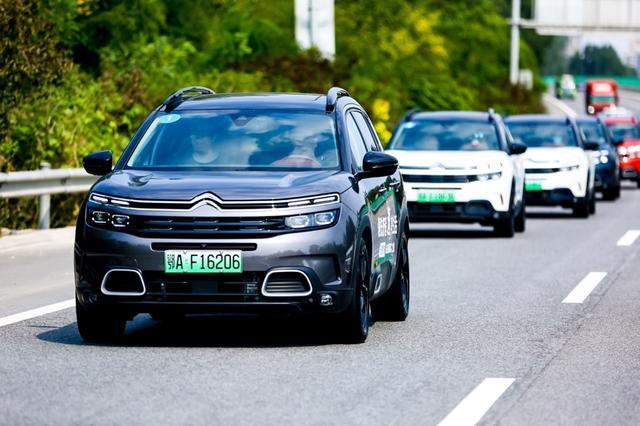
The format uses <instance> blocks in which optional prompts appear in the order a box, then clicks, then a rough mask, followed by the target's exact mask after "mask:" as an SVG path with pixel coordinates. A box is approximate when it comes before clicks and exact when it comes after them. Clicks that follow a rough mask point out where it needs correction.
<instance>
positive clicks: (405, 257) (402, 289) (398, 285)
mask: <svg viewBox="0 0 640 426" xmlns="http://www.w3.org/2000/svg"><path fill="white" fill-rule="evenodd" d="M400 241H401V245H402V246H401V247H400V254H399V256H398V269H397V271H396V276H395V278H394V279H393V283H392V284H391V288H389V289H388V290H387V292H386V293H385V294H383V295H382V296H380V298H379V299H378V300H376V301H375V302H374V305H373V315H374V318H375V319H376V320H383V321H404V320H405V319H407V316H409V305H410V300H411V286H410V275H409V240H408V237H407V232H406V231H405V232H403V234H402V239H401V240H400Z"/></svg>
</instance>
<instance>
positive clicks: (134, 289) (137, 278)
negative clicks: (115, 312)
mask: <svg viewBox="0 0 640 426" xmlns="http://www.w3.org/2000/svg"><path fill="white" fill-rule="evenodd" d="M100 290H101V291H102V293H103V294H106V295H109V296H142V295H143V294H145V292H146V288H145V285H144V280H143V279H142V274H141V273H140V271H138V270H135V269H110V270H109V271H107V273H106V274H105V275H104V278H103V279H102V285H101V286H100Z"/></svg>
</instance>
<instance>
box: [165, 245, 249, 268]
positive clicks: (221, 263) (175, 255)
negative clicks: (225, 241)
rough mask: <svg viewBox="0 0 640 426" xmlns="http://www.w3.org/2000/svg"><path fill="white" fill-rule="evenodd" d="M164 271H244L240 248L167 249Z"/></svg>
mask: <svg viewBox="0 0 640 426" xmlns="http://www.w3.org/2000/svg"><path fill="white" fill-rule="evenodd" d="M164 272H165V273H168V274H233V273H240V272H242V251H240V250H206V251H205V250H167V251H165V252H164Z"/></svg>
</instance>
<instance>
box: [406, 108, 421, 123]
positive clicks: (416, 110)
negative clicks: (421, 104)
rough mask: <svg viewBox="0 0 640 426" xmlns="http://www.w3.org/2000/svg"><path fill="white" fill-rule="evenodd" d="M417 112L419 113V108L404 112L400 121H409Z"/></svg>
mask: <svg viewBox="0 0 640 426" xmlns="http://www.w3.org/2000/svg"><path fill="white" fill-rule="evenodd" d="M418 112H420V108H411V109H410V110H409V111H407V112H406V114H405V115H404V117H402V121H403V122H404V121H409V120H411V117H413V115H414V114H416V113H418Z"/></svg>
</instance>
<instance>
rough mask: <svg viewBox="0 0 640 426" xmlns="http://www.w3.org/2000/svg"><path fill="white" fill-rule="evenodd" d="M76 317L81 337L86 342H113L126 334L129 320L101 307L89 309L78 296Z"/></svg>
mask: <svg viewBox="0 0 640 426" xmlns="http://www.w3.org/2000/svg"><path fill="white" fill-rule="evenodd" d="M76 319H77V322H78V331H79V332H80V337H82V340H84V341H85V342H91V343H112V342H116V341H118V340H119V339H121V338H122V336H124V330H125V326H126V324H127V320H125V319H121V318H117V317H115V316H113V315H109V314H107V313H105V312H103V311H101V310H99V309H87V308H85V307H84V306H82V305H81V304H80V302H78V299H77V298H76Z"/></svg>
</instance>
